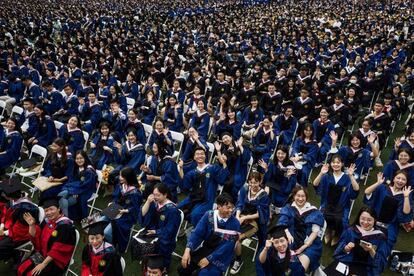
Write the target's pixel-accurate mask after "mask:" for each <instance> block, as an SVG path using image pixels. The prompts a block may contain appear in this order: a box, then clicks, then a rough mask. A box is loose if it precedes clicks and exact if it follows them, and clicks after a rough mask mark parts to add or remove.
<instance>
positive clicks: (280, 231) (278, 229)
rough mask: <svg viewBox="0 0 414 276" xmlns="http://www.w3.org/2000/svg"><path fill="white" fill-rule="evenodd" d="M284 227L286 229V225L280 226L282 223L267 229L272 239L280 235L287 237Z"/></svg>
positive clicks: (280, 236)
mask: <svg viewBox="0 0 414 276" xmlns="http://www.w3.org/2000/svg"><path fill="white" fill-rule="evenodd" d="M285 229H286V227H285V226H282V225H278V226H275V227H273V228H272V229H270V230H269V235H270V237H272V238H273V239H280V238H282V237H285V238H287V236H286V232H285Z"/></svg>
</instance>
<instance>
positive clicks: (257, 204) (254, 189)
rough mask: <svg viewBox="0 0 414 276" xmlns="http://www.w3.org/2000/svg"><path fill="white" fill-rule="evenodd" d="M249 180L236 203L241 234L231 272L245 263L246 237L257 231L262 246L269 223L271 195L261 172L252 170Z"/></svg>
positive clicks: (238, 269) (236, 270) (235, 271)
mask: <svg viewBox="0 0 414 276" xmlns="http://www.w3.org/2000/svg"><path fill="white" fill-rule="evenodd" d="M248 181H249V182H248V183H249V185H248V187H247V186H243V187H242V188H241V190H240V193H239V199H238V200H237V204H236V218H237V219H238V220H239V222H240V235H239V240H238V241H237V242H236V248H235V253H236V257H235V259H234V261H233V264H232V265H231V270H230V273H231V274H236V273H238V272H239V271H240V268H241V267H242V265H243V261H242V258H241V254H242V244H241V243H242V241H243V240H244V239H246V238H250V237H252V236H253V235H255V234H256V233H257V236H258V239H259V247H262V244H264V242H265V240H266V233H267V223H268V222H269V196H268V195H267V193H266V191H265V190H264V189H262V188H261V187H260V184H261V183H262V175H261V174H260V173H259V172H252V173H251V174H250V175H249V180H248Z"/></svg>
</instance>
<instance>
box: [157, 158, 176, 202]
mask: <svg viewBox="0 0 414 276" xmlns="http://www.w3.org/2000/svg"><path fill="white" fill-rule="evenodd" d="M149 167H150V169H151V174H152V175H155V176H160V177H161V182H162V183H164V184H165V185H167V187H168V189H170V192H171V195H172V201H174V202H177V187H178V184H179V182H180V180H181V178H180V175H179V173H178V169H177V163H176V162H175V161H174V160H173V159H172V158H171V156H166V157H164V159H163V160H158V158H157V157H155V156H152V158H151V162H150V164H149Z"/></svg>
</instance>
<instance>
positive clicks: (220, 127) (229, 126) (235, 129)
mask: <svg viewBox="0 0 414 276" xmlns="http://www.w3.org/2000/svg"><path fill="white" fill-rule="evenodd" d="M224 132H228V133H230V134H231V136H232V137H233V140H235V141H237V140H239V138H240V136H241V123H240V122H239V121H238V119H237V116H236V110H235V109H234V107H232V106H230V107H229V108H228V109H227V113H226V114H223V115H221V114H220V117H219V119H218V120H217V121H216V122H215V124H214V134H215V135H216V136H217V137H220V136H221V134H223V133H224Z"/></svg>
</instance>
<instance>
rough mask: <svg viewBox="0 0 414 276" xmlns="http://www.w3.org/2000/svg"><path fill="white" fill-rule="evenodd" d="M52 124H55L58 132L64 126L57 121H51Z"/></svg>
mask: <svg viewBox="0 0 414 276" xmlns="http://www.w3.org/2000/svg"><path fill="white" fill-rule="evenodd" d="M53 122H54V123H55V128H56V130H59V129H60V128H61V127H62V126H63V125H64V123H62V122H59V121H53Z"/></svg>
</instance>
